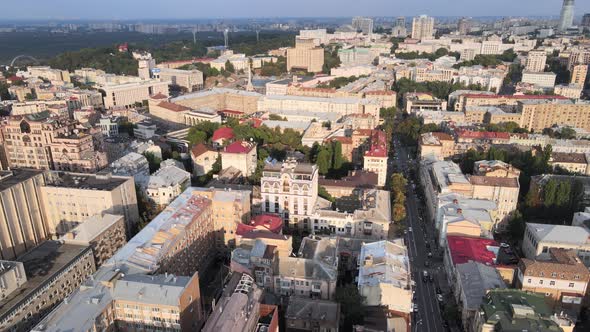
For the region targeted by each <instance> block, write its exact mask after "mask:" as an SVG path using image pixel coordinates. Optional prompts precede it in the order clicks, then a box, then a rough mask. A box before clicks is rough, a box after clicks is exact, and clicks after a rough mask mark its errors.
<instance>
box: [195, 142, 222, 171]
mask: <svg viewBox="0 0 590 332" xmlns="http://www.w3.org/2000/svg"><path fill="white" fill-rule="evenodd" d="M217 158H219V152H217V151H215V150H213V149H211V148H209V147H208V146H206V145H204V144H202V143H201V144H197V145H194V146H193V147H192V148H191V159H192V161H193V175H194V176H202V175H205V174H207V173H209V172H211V171H212V170H213V165H214V164H215V163H216V162H217Z"/></svg>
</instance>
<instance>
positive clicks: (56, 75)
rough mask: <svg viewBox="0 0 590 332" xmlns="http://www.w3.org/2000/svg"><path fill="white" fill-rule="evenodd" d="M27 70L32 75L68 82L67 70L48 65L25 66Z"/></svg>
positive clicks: (68, 74) (68, 73)
mask: <svg viewBox="0 0 590 332" xmlns="http://www.w3.org/2000/svg"><path fill="white" fill-rule="evenodd" d="M27 72H28V73H29V75H31V76H32V77H35V78H37V77H40V78H44V79H46V80H49V81H63V82H70V72H68V71H67V70H60V69H53V68H51V67H49V66H31V67H27Z"/></svg>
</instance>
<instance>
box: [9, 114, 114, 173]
mask: <svg viewBox="0 0 590 332" xmlns="http://www.w3.org/2000/svg"><path fill="white" fill-rule="evenodd" d="M77 124H78V123H77V122H75V121H71V120H69V119H67V118H62V117H56V116H51V115H50V114H49V113H48V112H41V113H37V114H29V115H22V116H12V117H9V118H8V119H6V120H5V121H4V122H3V123H2V126H1V127H0V130H1V132H2V135H3V139H4V149H5V151H6V157H7V159H8V163H9V165H10V166H11V167H13V168H18V167H23V168H35V169H42V170H49V169H55V170H64V171H75V172H83V173H93V172H96V171H98V170H100V169H102V168H104V167H105V166H106V165H107V158H106V154H104V153H102V152H99V151H96V150H95V147H94V142H93V138H92V136H91V135H89V134H87V133H85V132H83V131H81V130H80V129H78V128H77Z"/></svg>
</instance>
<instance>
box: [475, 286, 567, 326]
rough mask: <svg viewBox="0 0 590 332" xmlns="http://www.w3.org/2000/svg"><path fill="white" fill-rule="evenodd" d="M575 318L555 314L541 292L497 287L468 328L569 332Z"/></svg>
mask: <svg viewBox="0 0 590 332" xmlns="http://www.w3.org/2000/svg"><path fill="white" fill-rule="evenodd" d="M574 325H575V324H574V322H572V321H571V320H569V319H567V318H564V317H561V316H558V315H557V314H554V313H553V311H552V310H551V309H550V308H549V307H548V306H547V305H546V304H545V298H544V295H543V294H538V293H529V292H525V291H521V290H516V289H496V290H492V291H490V292H489V293H488V294H487V295H486V296H485V298H484V300H483V303H482V305H481V307H480V309H479V312H478V314H476V315H475V320H474V321H473V324H472V325H471V326H470V327H469V330H470V331H475V332H493V331H496V332H509V331H523V330H524V331H542V332H550V331H563V332H572V331H573V328H574Z"/></svg>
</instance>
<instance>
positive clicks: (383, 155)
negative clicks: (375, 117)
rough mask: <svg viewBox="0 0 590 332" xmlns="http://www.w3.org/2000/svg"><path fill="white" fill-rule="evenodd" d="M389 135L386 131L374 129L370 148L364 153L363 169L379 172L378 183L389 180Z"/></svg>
mask: <svg viewBox="0 0 590 332" xmlns="http://www.w3.org/2000/svg"><path fill="white" fill-rule="evenodd" d="M387 161H388V153H387V137H386V135H385V132H384V131H381V130H373V131H372V132H371V136H370V137H369V149H368V150H367V151H365V153H364V155H363V170H365V171H367V172H373V173H375V174H377V185H378V186H381V187H383V186H385V182H387Z"/></svg>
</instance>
